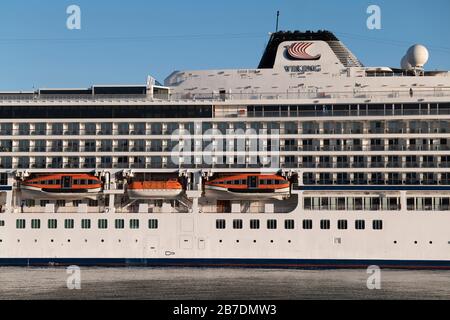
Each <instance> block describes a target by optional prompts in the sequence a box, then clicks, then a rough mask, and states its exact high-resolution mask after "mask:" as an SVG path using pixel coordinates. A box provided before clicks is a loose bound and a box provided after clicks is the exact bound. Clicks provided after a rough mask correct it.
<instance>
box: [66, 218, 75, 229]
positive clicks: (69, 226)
mask: <svg viewBox="0 0 450 320" xmlns="http://www.w3.org/2000/svg"><path fill="white" fill-rule="evenodd" d="M74 225H75V223H74V221H73V219H65V220H64V228H65V229H73V228H74Z"/></svg>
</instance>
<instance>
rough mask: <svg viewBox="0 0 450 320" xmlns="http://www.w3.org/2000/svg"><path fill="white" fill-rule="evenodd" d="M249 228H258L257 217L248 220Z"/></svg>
mask: <svg viewBox="0 0 450 320" xmlns="http://www.w3.org/2000/svg"><path fill="white" fill-rule="evenodd" d="M250 229H259V220H257V219H252V220H250Z"/></svg>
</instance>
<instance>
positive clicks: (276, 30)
mask: <svg viewBox="0 0 450 320" xmlns="http://www.w3.org/2000/svg"><path fill="white" fill-rule="evenodd" d="M279 19H280V11H277V26H276V28H275V32H278V22H279Z"/></svg>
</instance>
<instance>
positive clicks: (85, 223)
mask: <svg viewBox="0 0 450 320" xmlns="http://www.w3.org/2000/svg"><path fill="white" fill-rule="evenodd" d="M90 228H91V219H82V220H81V229H90Z"/></svg>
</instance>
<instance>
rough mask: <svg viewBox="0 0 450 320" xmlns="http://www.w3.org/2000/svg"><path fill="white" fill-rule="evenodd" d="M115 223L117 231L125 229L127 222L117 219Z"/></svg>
mask: <svg viewBox="0 0 450 320" xmlns="http://www.w3.org/2000/svg"><path fill="white" fill-rule="evenodd" d="M114 223H115V226H116V229H123V228H125V220H123V219H116V221H115V222H114Z"/></svg>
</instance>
